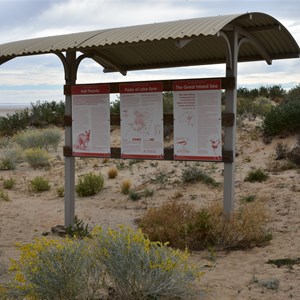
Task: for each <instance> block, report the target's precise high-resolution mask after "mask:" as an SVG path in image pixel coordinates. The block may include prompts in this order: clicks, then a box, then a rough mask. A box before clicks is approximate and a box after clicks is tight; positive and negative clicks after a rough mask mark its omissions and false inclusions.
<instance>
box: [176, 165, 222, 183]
mask: <svg viewBox="0 0 300 300" xmlns="http://www.w3.org/2000/svg"><path fill="white" fill-rule="evenodd" d="M181 177H182V181H183V182H185V183H194V182H203V183H205V184H207V185H209V186H212V187H217V186H219V183H218V182H216V181H215V180H214V178H212V177H211V176H209V175H208V174H206V173H205V172H204V171H203V170H201V169H200V168H198V167H196V166H192V167H190V166H189V167H186V168H185V169H183V170H182V175H181Z"/></svg>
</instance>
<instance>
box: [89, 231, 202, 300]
mask: <svg viewBox="0 0 300 300" xmlns="http://www.w3.org/2000/svg"><path fill="white" fill-rule="evenodd" d="M94 240H95V242H96V249H97V251H98V254H96V255H97V257H98V259H99V260H100V261H101V262H102V263H103V265H104V266H105V271H106V272H107V274H108V276H109V278H108V282H112V283H113V289H114V291H115V293H116V296H117V299H130V300H139V299H160V298H161V297H164V296H165V297H169V298H167V299H177V297H183V299H186V298H185V297H186V296H187V295H188V294H189V293H190V291H191V290H190V284H191V283H192V282H193V281H194V280H195V278H196V277H197V275H198V274H199V273H198V270H197V268H196V267H192V266H190V265H189V264H188V254H187V252H180V251H177V250H173V249H171V248H168V247H167V246H166V245H165V244H163V243H159V242H151V241H150V240H149V239H148V238H146V237H145V236H144V234H142V232H141V231H136V232H135V231H133V230H132V229H130V228H126V227H119V228H118V229H115V230H112V229H109V230H107V231H103V230H102V229H101V228H98V229H97V230H96V231H94Z"/></svg>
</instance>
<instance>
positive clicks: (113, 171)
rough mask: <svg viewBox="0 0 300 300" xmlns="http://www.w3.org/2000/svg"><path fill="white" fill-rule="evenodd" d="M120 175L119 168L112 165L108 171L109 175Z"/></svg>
mask: <svg viewBox="0 0 300 300" xmlns="http://www.w3.org/2000/svg"><path fill="white" fill-rule="evenodd" d="M117 175H118V169H117V168H116V167H110V168H109V169H108V171H107V177H108V178H110V179H113V178H116V177H117Z"/></svg>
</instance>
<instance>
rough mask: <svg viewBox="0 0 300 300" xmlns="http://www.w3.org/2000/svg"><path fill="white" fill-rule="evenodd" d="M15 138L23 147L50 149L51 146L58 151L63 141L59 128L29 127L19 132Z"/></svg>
mask: <svg viewBox="0 0 300 300" xmlns="http://www.w3.org/2000/svg"><path fill="white" fill-rule="evenodd" d="M13 138H14V140H15V142H16V143H17V144H18V145H20V146H21V147H22V148H23V149H28V148H43V149H46V150H48V149H49V148H53V149H54V150H55V151H57V148H58V145H59V143H60V141H61V132H60V130H59V129H57V128H46V129H36V128H29V129H26V130H23V131H20V132H18V133H17V134H15V135H14V137H13Z"/></svg>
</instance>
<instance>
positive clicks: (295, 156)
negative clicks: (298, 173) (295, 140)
mask: <svg viewBox="0 0 300 300" xmlns="http://www.w3.org/2000/svg"><path fill="white" fill-rule="evenodd" d="M287 159H288V160H289V161H290V162H292V163H293V164H295V165H297V166H300V146H295V147H293V148H292V149H291V150H290V151H289V152H288V154H287Z"/></svg>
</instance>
